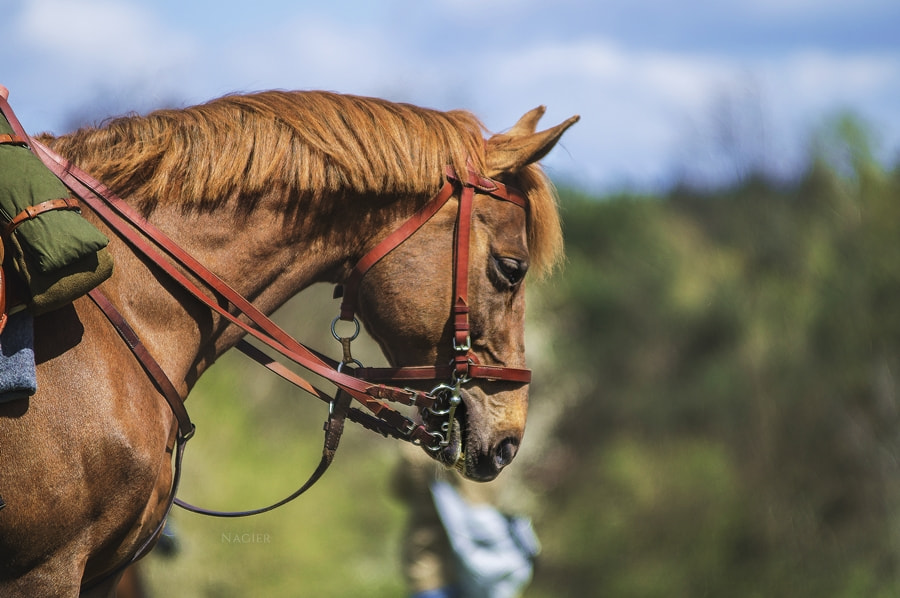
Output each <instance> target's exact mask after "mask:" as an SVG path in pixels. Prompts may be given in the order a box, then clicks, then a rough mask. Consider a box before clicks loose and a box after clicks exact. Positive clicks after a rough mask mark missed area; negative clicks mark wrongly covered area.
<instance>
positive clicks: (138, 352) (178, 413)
mask: <svg viewBox="0 0 900 598" xmlns="http://www.w3.org/2000/svg"><path fill="white" fill-rule="evenodd" d="M88 296H89V297H90V298H91V299H92V300H93V301H94V303H96V304H97V307H99V308H100V310H101V311H102V312H103V313H104V314H105V315H106V318H107V319H108V320H109V322H110V323H111V324H112V326H113V328H115V330H116V332H118V333H119V336H120V337H122V340H124V341H125V344H126V345H128V348H130V349H131V351H132V353H134V355H135V357H137V360H138V362H139V363H140V364H141V366H142V367H143V368H144V371H145V372H147V375H148V376H149V377H150V379H151V380H152V381H153V383H154V384H155V385H156V388H157V390H159V393H160V394H161V395H162V396H163V397H164V398H165V399H166V402H167V403H168V404H169V407H170V408H171V409H172V413H174V414H175V419H176V420H178V431H179V432H181V437H182V439H183V440H188V439H189V438H190V437H191V436H193V435H194V424H193V423H192V422H191V418H190V417H189V416H188V412H187V409H186V408H185V406H184V400H183V399H182V398H181V393H179V392H178V390H177V389H176V388H175V385H174V384H172V381H171V380H170V379H169V376H168V375H166V373H165V372H164V371H163V369H162V367H160V365H159V362H158V361H156V359H155V358H154V357H153V355H152V354H151V353H150V351H148V350H147V347H146V345H144V343H143V342H141V339H140V337H139V336H138V335H137V333H136V332H135V331H134V329H133V328H132V327H131V325H130V324H129V323H128V321H127V320H125V317H124V316H123V315H122V313H121V312H120V311H119V310H118V309H116V308H115V306H114V305H113V304H112V303H111V302H110V301H109V299H107V298H106V295H104V294H103V293H102V292H101V291H100V289H92V290H91V291H88Z"/></svg>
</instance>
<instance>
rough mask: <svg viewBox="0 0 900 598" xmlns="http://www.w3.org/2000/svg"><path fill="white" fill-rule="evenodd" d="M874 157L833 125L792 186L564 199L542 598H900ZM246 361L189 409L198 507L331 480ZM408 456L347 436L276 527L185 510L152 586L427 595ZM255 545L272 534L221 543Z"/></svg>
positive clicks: (899, 267)
mask: <svg viewBox="0 0 900 598" xmlns="http://www.w3.org/2000/svg"><path fill="white" fill-rule="evenodd" d="M870 138H871V137H870V134H869V133H868V132H867V131H865V130H864V128H863V127H861V126H860V125H859V123H858V122H857V121H856V120H854V119H853V118H850V117H840V118H838V119H836V120H835V121H834V122H833V123H828V125H827V126H825V127H823V129H822V131H821V133H820V134H819V135H818V136H817V140H816V143H815V144H814V145H813V147H812V149H811V161H810V166H809V168H808V170H807V172H806V173H805V174H803V176H801V177H798V180H797V181H795V182H791V183H784V182H780V183H776V182H772V181H770V180H766V179H765V178H764V177H749V178H747V179H745V180H743V181H742V182H740V183H738V184H735V185H733V186H731V187H729V188H726V189H718V190H714V191H710V190H696V189H692V188H690V187H688V186H683V187H679V188H676V189H674V190H672V191H671V192H670V193H668V194H665V195H662V196H634V195H627V194H623V195H617V196H612V197H589V196H586V195H584V194H582V193H579V192H577V191H574V190H571V189H562V190H561V208H562V213H563V218H564V225H565V234H566V243H567V253H568V263H567V265H566V267H565V269H564V270H563V271H561V272H560V273H558V274H556V275H555V277H554V278H553V279H552V280H551V281H550V282H549V283H545V284H541V285H534V286H533V288H531V289H530V291H529V292H530V294H531V298H530V308H531V313H530V316H529V317H530V318H531V319H532V320H533V322H532V323H533V324H534V325H535V326H534V328H536V329H538V330H539V336H538V337H537V339H536V340H537V342H536V343H532V347H534V346H536V347H537V351H536V354H535V355H534V356H533V358H532V363H533V364H534V367H535V368H536V372H535V382H534V384H533V412H534V413H535V414H536V417H537V418H539V419H538V420H536V421H535V424H534V425H533V426H530V427H529V434H530V436H529V435H527V436H526V439H525V445H524V447H523V451H522V452H523V454H522V455H520V462H518V463H516V464H515V465H514V466H513V467H512V468H511V471H510V472H507V473H504V476H510V477H516V478H518V479H520V480H521V483H522V484H524V485H525V486H526V487H527V488H529V489H530V490H532V491H533V493H534V496H535V497H536V498H535V500H533V501H532V502H533V504H532V510H533V515H534V517H535V523H536V527H537V529H538V533H539V535H540V536H541V539H542V541H543V545H544V551H543V553H542V556H541V557H540V560H539V563H538V569H537V571H536V575H535V579H534V583H533V584H532V586H531V587H530V588H529V590H528V592H527V594H526V595H527V596H531V597H534V598H544V597H547V598H549V597H560V596H572V597H576V596H577V597H583V596H609V597H613V598H631V597H634V598H654V597H666V598H682V597H683V598H695V597H699V596H728V597H735V598H744V597H746V598H751V597H767V598H768V597H782V596H783V597H792V598H797V597H807V596H808V597H816V598H823V597H829V598H830V597H833V598H851V597H881V596H885V597H886V596H896V595H900V461H898V456H900V453H898V448H900V447H898V440H900V436H898V433H900V426H898V423H900V421H898V419H900V417H898V414H900V404H898V383H897V379H896V377H897V375H898V372H900V307H898V301H900V169H894V170H890V169H886V168H885V167H884V166H882V165H879V163H877V162H876V161H875V160H874V159H873V157H872V156H873V152H872V151H871V148H870V147H869V143H870V141H869V140H870ZM305 296H306V293H304V295H301V300H300V301H299V302H294V303H292V304H291V305H289V306H287V308H286V309H284V310H282V312H281V320H282V321H283V322H285V323H286V324H287V325H288V326H289V327H290V326H295V325H297V323H302V322H308V323H311V324H313V325H315V324H317V325H318V328H316V329H315V330H317V332H316V333H315V334H319V335H320V338H323V339H324V338H326V337H327V335H328V333H327V325H328V322H329V321H330V317H331V312H332V311H333V310H334V309H335V308H334V306H331V307H328V308H324V309H323V310H322V311H314V313H310V311H309V310H310V306H311V305H313V304H314V303H315V302H313V301H309V300H306V299H304V297H305ZM321 303H323V304H326V305H327V302H321ZM316 309H319V308H316ZM329 309H330V310H331V311H329ZM291 330H292V332H295V333H296V334H297V336H298V337H299V338H301V339H303V340H308V339H309V338H310V334H313V333H312V332H310V331H309V330H311V329H302V330H301V329H297V328H292V329H291ZM532 340H535V337H533V336H532ZM327 342H328V341H327V340H323V342H322V344H321V345H322V346H328V345H327ZM314 344H315V343H314ZM370 351H371V355H374V354H375V353H376V352H375V351H374V349H370ZM332 353H333V351H332ZM376 359H377V358H376V357H364V358H363V361H364V362H365V363H367V364H369V363H371V362H372V361H373V360H376ZM242 367H244V366H242V365H241V364H239V363H238V361H237V360H235V359H232V358H231V357H230V356H226V359H224V360H223V361H222V363H219V364H217V365H216V366H215V367H214V368H213V370H212V371H211V372H210V373H209V374H208V375H207V376H204V378H203V379H202V380H201V384H200V386H199V387H198V388H197V389H196V391H195V392H194V393H193V394H192V396H191V400H190V402H189V406H190V407H191V409H192V414H194V416H195V418H197V420H198V434H197V438H196V439H195V440H193V441H192V443H191V446H189V447H188V453H187V458H186V461H187V463H188V469H187V470H186V472H185V482H184V488H183V491H182V493H181V496H182V497H184V498H185V499H187V500H193V501H198V502H201V503H203V504H205V505H207V506H211V507H215V508H246V507H248V506H257V505H259V504H261V503H264V502H265V501H267V500H269V501H271V500H274V499H276V498H280V496H281V495H283V494H287V493H289V492H290V490H291V489H292V487H293V486H295V485H298V484H299V482H300V481H302V478H303V475H304V474H305V473H307V471H308V470H311V469H312V468H313V467H314V465H315V462H316V461H317V458H318V457H317V451H318V445H317V443H318V442H319V441H320V439H321V430H320V424H321V421H322V419H323V417H324V411H322V408H321V407H320V406H307V404H308V403H311V401H310V400H309V399H307V398H306V397H303V398H294V397H295V394H296V393H293V392H292V391H290V390H289V389H287V388H284V387H281V386H279V383H277V382H272V381H270V380H269V378H268V377H267V376H266V375H265V374H257V373H256V371H255V370H250V371H251V372H253V373H248V372H247V371H245V370H244V369H241V368H242ZM263 380H265V381H263ZM540 418H543V419H540ZM529 447H535V448H533V449H532V452H531V453H528V452H527V450H526V449H529ZM396 450H397V447H396V445H395V443H394V441H389V440H384V439H381V438H378V437H376V436H374V435H371V434H369V433H367V432H364V431H358V430H355V429H354V430H350V431H349V433H348V438H347V440H345V445H344V446H343V447H342V449H341V451H339V453H338V457H337V459H336V462H335V465H334V466H333V468H332V470H331V471H330V472H329V473H328V474H327V475H326V477H325V479H324V480H322V481H321V482H320V483H319V485H317V486H316V487H315V488H314V489H313V490H312V491H311V492H310V494H309V495H308V496H306V497H303V498H301V499H299V500H298V501H297V502H295V503H293V504H292V505H290V506H287V507H283V508H282V509H279V510H278V511H276V512H275V513H272V514H268V515H264V516H261V517H259V518H254V519H251V520H238V521H231V520H210V519H204V518H201V517H197V516H195V515H190V514H187V513H183V512H178V511H176V513H175V515H174V517H173V519H174V522H175V524H176V525H177V526H178V529H179V531H180V536H181V543H182V551H181V553H180V555H179V556H177V557H175V558H174V559H171V560H166V559H162V558H158V557H156V556H153V557H150V558H149V559H148V561H147V562H148V565H147V567H148V571H149V576H150V577H149V579H150V586H151V589H153V590H154V591H155V592H156V593H157V594H158V595H178V596H188V597H192V596H196V597H201V596H202V597H207V596H208V597H212V596H247V595H256V596H267V597H269V596H273V597H274V596H351V595H361V596H367V597H369V596H402V595H404V592H405V590H404V588H403V584H402V579H401V576H400V564H399V558H400V555H399V543H400V537H401V534H402V533H403V522H404V514H405V507H404V505H402V504H401V503H399V502H398V500H397V498H396V497H395V496H394V495H393V494H392V493H391V491H390V479H391V476H392V472H393V468H394V467H395V464H396ZM248 531H249V532H256V533H261V534H268V540H267V541H259V542H255V543H254V542H251V543H248V544H234V543H230V542H228V541H226V540H223V537H225V536H223V534H228V533H232V532H240V533H243V532H248ZM262 538H265V536H262Z"/></svg>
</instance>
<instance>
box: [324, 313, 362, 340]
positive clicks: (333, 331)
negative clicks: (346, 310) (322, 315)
mask: <svg viewBox="0 0 900 598" xmlns="http://www.w3.org/2000/svg"><path fill="white" fill-rule="evenodd" d="M340 319H341V317H340V316H338V317H336V318H335V319H333V320H332V321H331V336H333V337H334V339H335V340H337V341H342V340H344V339H345V338H349V339H350V340H351V341H352V340H356V337H357V336H359V328H360V327H359V320H357V319H356V317H354V318H353V323H354V324H356V330H355V331H354V332H353V335H352V336H349V337H343V336H340V335H339V334H338V333H337V330H336V329H335V327H336V326H337V323H338V321H339V320H340Z"/></svg>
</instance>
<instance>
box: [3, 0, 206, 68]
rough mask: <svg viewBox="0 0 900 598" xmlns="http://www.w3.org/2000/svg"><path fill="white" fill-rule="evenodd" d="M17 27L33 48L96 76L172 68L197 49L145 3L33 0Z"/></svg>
mask: <svg viewBox="0 0 900 598" xmlns="http://www.w3.org/2000/svg"><path fill="white" fill-rule="evenodd" d="M13 30H14V31H17V32H19V34H20V41H21V42H24V43H28V45H30V46H31V48H30V50H29V51H30V52H43V53H46V54H47V55H52V56H54V57H55V58H56V59H57V60H58V61H59V62H60V63H61V64H62V65H64V66H65V70H68V71H72V70H74V71H75V72H76V73H78V74H85V75H89V76H91V77H92V78H96V77H98V76H99V75H101V74H105V75H107V76H109V77H118V76H122V75H127V76H135V75H139V74H144V73H147V72H148V71H151V72H152V71H158V70H163V69H169V68H172V67H176V66H177V65H179V64H181V63H183V62H184V61H185V60H186V59H189V57H190V56H191V55H192V54H193V53H194V47H193V44H192V43H191V42H190V40H188V39H186V38H185V37H183V36H179V35H177V34H173V33H172V32H171V29H169V28H166V27H165V26H164V25H163V24H162V23H160V22H158V21H157V20H156V19H155V18H154V15H153V14H152V13H150V12H149V11H148V10H147V9H146V8H145V7H142V6H138V5H134V4H130V3H126V2H116V1H114V0H78V1H75V2H73V1H67V0H29V2H27V3H25V4H24V8H23V10H22V12H21V14H20V16H19V21H18V23H16V25H15V26H14V27H13ZM32 40H34V41H33V42H32ZM37 40H40V41H39V42H38V41H37ZM29 42H31V43H29Z"/></svg>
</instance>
